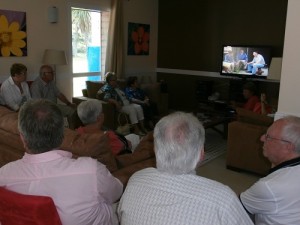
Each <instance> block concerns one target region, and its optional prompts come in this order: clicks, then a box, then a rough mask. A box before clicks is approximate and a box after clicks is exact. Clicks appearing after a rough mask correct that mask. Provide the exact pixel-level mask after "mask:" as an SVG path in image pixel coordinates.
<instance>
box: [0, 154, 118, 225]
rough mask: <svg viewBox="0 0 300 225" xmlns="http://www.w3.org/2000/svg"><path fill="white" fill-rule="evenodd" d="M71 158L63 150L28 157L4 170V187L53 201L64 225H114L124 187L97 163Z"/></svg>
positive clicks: (1, 182)
mask: <svg viewBox="0 0 300 225" xmlns="http://www.w3.org/2000/svg"><path fill="white" fill-rule="evenodd" d="M71 156H72V154H71V153H70V152H66V151H61V150H53V151H50V152H45V153H41V154H35V155H30V154H27V153H25V155H24V157H23V158H22V159H20V160H17V161H14V162H11V163H8V164H6V165H4V166H3V167H1V168H0V186H2V187H5V188H7V189H9V190H12V191H15V192H18V193H22V194H31V195H41V196H50V197H52V199H53V201H54V203H55V206H56V208H57V211H58V214H59V216H60V219H61V221H62V224H64V225H110V224H112V222H113V211H112V203H113V202H115V201H116V200H118V199H119V198H120V196H121V194H122V191H123V185H122V184H121V182H120V181H119V180H118V179H116V178H115V177H113V176H112V175H111V174H110V172H109V171H108V170H107V169H106V167H105V166H104V165H103V164H101V163H99V162H97V161H96V160H95V159H92V158H89V157H80V158H78V159H72V158H71Z"/></svg>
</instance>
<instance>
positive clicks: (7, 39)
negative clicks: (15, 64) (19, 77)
mask: <svg viewBox="0 0 300 225" xmlns="http://www.w3.org/2000/svg"><path fill="white" fill-rule="evenodd" d="M10 56H27V33H26V13H25V12H18V11H11V10H2V9H0V57H10Z"/></svg>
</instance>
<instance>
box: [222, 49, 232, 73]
mask: <svg viewBox="0 0 300 225" xmlns="http://www.w3.org/2000/svg"><path fill="white" fill-rule="evenodd" d="M223 70H224V71H225V72H226V73H231V72H233V70H234V57H233V52H232V51H231V50H228V53H227V54H226V55H225V57H224V61H223Z"/></svg>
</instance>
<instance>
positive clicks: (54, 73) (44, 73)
mask: <svg viewBox="0 0 300 225" xmlns="http://www.w3.org/2000/svg"><path fill="white" fill-rule="evenodd" d="M47 73H49V74H55V72H54V71H52V72H44V74H47Z"/></svg>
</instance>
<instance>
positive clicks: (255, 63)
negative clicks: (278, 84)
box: [220, 45, 271, 78]
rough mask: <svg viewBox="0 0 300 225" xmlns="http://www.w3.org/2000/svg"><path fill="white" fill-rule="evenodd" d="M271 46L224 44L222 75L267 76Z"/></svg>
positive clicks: (242, 76)
mask: <svg viewBox="0 0 300 225" xmlns="http://www.w3.org/2000/svg"><path fill="white" fill-rule="evenodd" d="M270 62H271V47H269V46H246V45H244V46H243V45H223V46H222V62H221V72H220V74H221V75H224V76H236V77H241V78H267V76H268V75H269V67H270Z"/></svg>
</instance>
